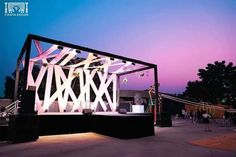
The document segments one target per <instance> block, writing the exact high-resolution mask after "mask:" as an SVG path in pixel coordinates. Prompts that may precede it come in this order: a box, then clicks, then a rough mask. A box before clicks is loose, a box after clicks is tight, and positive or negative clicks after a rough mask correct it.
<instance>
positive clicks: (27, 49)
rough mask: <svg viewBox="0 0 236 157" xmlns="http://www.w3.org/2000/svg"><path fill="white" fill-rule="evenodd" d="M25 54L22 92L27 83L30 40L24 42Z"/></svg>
mask: <svg viewBox="0 0 236 157" xmlns="http://www.w3.org/2000/svg"><path fill="white" fill-rule="evenodd" d="M26 42H27V43H26V54H25V66H24V76H23V80H24V81H23V90H24V91H25V90H26V87H27V81H28V70H29V60H30V49H31V39H29V38H28V39H27V41H26Z"/></svg>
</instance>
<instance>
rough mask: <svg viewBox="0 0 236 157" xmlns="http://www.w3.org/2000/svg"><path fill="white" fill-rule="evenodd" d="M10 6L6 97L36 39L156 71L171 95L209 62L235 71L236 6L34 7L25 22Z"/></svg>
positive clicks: (119, 3) (5, 19) (231, 2)
mask: <svg viewBox="0 0 236 157" xmlns="http://www.w3.org/2000/svg"><path fill="white" fill-rule="evenodd" d="M17 1H19V0H14V2H17ZM4 2H13V1H12V0H10V1H7V0H1V3H2V4H1V5H0V10H1V11H0V21H1V22H0V23H1V25H0V46H1V51H0V65H1V66H0V96H3V95H4V93H3V91H4V82H5V77H6V75H11V73H12V72H13V71H14V69H15V66H16V60H17V57H18V55H19V52H20V50H21V47H22V45H23V43H24V40H25V39H26V36H27V34H29V33H31V34H36V35H41V36H45V37H48V38H53V39H57V40H62V41H65V42H69V43H73V44H77V45H81V46H85V47H89V48H93V49H97V50H101V51H106V52H110V53H114V54H117V55H122V56H126V57H129V58H134V59H138V60H142V61H145V62H150V63H153V64H157V66H158V79H159V82H160V91H161V92H167V93H182V92H183V91H185V88H186V85H187V82H188V81H193V80H196V79H198V76H197V73H198V69H200V68H204V67H206V65H207V64H208V63H213V62H214V61H217V60H218V61H222V60H225V61H226V62H227V63H228V62H233V63H234V65H236V29H235V28H236V1H235V0H70V1H66V0H61V1H53V0H31V1H28V2H29V15H28V16H24V17H12V16H5V15H4ZM19 2H26V0H24V1H19ZM138 82H139V83H137V82H133V84H132V87H131V88H136V87H137V88H138V87H139V86H140V84H142V82H145V79H143V80H138Z"/></svg>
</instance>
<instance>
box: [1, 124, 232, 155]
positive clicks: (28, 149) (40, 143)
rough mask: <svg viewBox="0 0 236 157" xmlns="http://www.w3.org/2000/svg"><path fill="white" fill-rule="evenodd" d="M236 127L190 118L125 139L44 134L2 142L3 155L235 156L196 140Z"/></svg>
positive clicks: (227, 132) (230, 152)
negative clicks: (33, 138) (194, 121)
mask: <svg viewBox="0 0 236 157" xmlns="http://www.w3.org/2000/svg"><path fill="white" fill-rule="evenodd" d="M233 129H234V128H230V127H220V126H219V124H216V123H214V124H212V132H204V128H203V126H201V125H199V124H198V125H193V124H192V123H191V121H188V120H176V121H173V127H168V128H158V127H156V128H155V133H156V135H155V136H150V137H145V138H139V139H132V140H121V139H116V138H112V137H107V136H103V135H99V134H96V133H82V134H70V135H58V136H42V137H40V138H39V140H37V141H35V142H27V143H20V144H7V143H3V142H2V143H0V156H1V157H16V156H17V157H21V156H22V157H29V156H34V157H41V156H56V157H78V156H81V157H87V156H88V157H106V156H108V157H123V156H124V157H145V156H147V157H154V156H158V157H178V156H180V157H235V156H236V152H234V151H232V150H231V151H229V150H222V149H218V148H212V147H205V146H198V145H194V144H191V142H192V141H199V140H206V139H209V138H212V137H217V136H221V135H225V134H229V133H230V134H234V133H235V131H233Z"/></svg>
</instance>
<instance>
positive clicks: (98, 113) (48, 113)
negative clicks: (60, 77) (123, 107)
mask: <svg viewBox="0 0 236 157" xmlns="http://www.w3.org/2000/svg"><path fill="white" fill-rule="evenodd" d="M147 114H151V113H148V112H147V113H134V112H127V113H126V114H121V113H118V112H92V115H108V116H129V115H147ZM38 115H39V116H41V115H58V116H63V115H83V113H82V112H43V113H38Z"/></svg>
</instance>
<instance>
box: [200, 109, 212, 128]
mask: <svg viewBox="0 0 236 157" xmlns="http://www.w3.org/2000/svg"><path fill="white" fill-rule="evenodd" d="M202 118H203V119H202V120H203V124H204V128H205V131H208V132H210V131H211V130H210V120H209V119H210V115H209V114H208V113H207V111H203V114H202Z"/></svg>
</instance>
